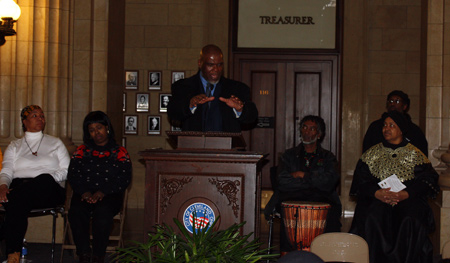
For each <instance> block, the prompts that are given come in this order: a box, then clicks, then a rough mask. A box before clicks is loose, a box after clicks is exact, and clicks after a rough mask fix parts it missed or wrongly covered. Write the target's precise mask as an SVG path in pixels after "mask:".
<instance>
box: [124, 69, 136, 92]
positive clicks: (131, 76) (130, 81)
mask: <svg viewBox="0 0 450 263" xmlns="http://www.w3.org/2000/svg"><path fill="white" fill-rule="evenodd" d="M138 80H139V71H137V70H125V89H137V88H138Z"/></svg>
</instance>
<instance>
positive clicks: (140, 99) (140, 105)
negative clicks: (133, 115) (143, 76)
mask: <svg viewBox="0 0 450 263" xmlns="http://www.w3.org/2000/svg"><path fill="white" fill-rule="evenodd" d="M149 97H150V95H149V94H148V93H137V94H136V112H148V109H149Z"/></svg>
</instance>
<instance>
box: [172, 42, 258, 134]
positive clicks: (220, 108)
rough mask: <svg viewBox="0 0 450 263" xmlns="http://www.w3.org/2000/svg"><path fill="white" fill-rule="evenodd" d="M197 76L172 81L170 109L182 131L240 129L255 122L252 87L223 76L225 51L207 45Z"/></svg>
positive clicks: (201, 54)
mask: <svg viewBox="0 0 450 263" xmlns="http://www.w3.org/2000/svg"><path fill="white" fill-rule="evenodd" d="M198 67H199V71H198V73H197V74H196V75H194V76H192V77H190V78H187V79H181V80H179V81H177V82H175V83H173V84H172V99H171V100H170V102H169V106H168V109H167V112H168V114H169V118H170V120H171V121H172V123H180V125H181V129H182V130H183V131H201V132H207V131H217V132H240V131H241V126H242V124H249V125H251V124H252V123H255V122H256V119H257V118H258V110H257V109H256V106H255V104H254V103H253V102H251V101H250V88H249V87H248V86H247V85H245V84H244V83H242V82H239V81H234V80H231V79H228V78H225V77H223V76H222V74H223V68H224V62H223V54H222V50H221V49H220V48H219V47H218V46H215V45H207V46H204V47H203V48H202V50H201V52H200V58H199V60H198Z"/></svg>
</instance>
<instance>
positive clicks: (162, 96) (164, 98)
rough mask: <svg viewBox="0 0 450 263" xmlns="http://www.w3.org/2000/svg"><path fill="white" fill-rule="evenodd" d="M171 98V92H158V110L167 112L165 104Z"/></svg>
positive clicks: (167, 103)
mask: <svg viewBox="0 0 450 263" xmlns="http://www.w3.org/2000/svg"><path fill="white" fill-rule="evenodd" d="M171 98H172V94H169V93H160V94H159V112H167V106H168V105H169V101H170V99H171Z"/></svg>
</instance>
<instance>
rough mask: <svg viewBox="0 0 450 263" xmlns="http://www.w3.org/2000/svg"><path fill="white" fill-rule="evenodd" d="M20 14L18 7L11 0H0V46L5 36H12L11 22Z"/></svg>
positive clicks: (13, 33)
mask: <svg viewBox="0 0 450 263" xmlns="http://www.w3.org/2000/svg"><path fill="white" fill-rule="evenodd" d="M19 16H20V7H19V5H17V4H16V2H14V1H13V0H0V46H2V45H3V44H5V42H6V40H5V36H14V35H15V34H16V31H14V29H13V24H14V23H15V22H16V21H17V19H18V18H19Z"/></svg>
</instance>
